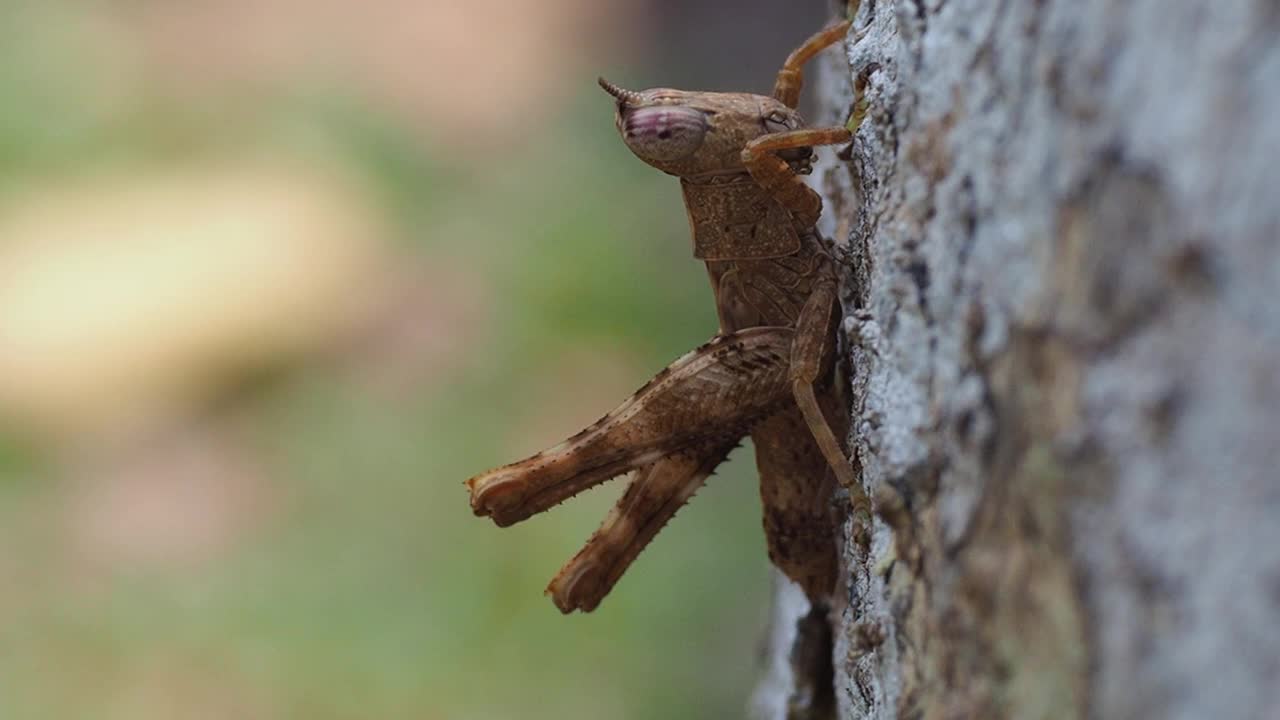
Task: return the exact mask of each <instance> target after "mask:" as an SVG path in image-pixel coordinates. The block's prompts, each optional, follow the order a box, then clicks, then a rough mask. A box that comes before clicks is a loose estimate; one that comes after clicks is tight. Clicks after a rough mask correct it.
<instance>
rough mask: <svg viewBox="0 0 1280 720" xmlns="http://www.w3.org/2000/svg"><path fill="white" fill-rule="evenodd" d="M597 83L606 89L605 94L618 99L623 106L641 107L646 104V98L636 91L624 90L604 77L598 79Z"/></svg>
mask: <svg viewBox="0 0 1280 720" xmlns="http://www.w3.org/2000/svg"><path fill="white" fill-rule="evenodd" d="M596 82H598V83H600V87H602V88H604V91H605V92H607V93H609V94H610V95H612V96H614V97H615V98H617V99H618V102H620V103H622V104H623V105H639V104H641V103H643V102H644V98H643V97H642V96H641V95H640V93H638V92H636V91H635V90H624V89H623V88H620V87H618V86H617V85H614V84H613V83H611V82H609V81H608V80H605V79H604V78H603V77H601V78H597V79H596Z"/></svg>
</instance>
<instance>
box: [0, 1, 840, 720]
mask: <svg viewBox="0 0 1280 720" xmlns="http://www.w3.org/2000/svg"><path fill="white" fill-rule="evenodd" d="M823 10H824V8H823V3H821V2H818V1H817V0H814V2H806V3H794V4H793V3H784V2H777V1H776V0H770V1H764V0H759V1H756V2H732V3H730V2H710V1H707V0H703V1H702V2H684V1H678V0H508V1H507V2H502V3H492V2H489V3H482V2H469V1H465V0H418V1H416V2H412V1H408V0H375V1H365V2H356V1H355V0H346V1H341V0H217V1H214V0H130V1H128V2H123V1H102V2H88V1H87V0H82V1H80V2H72V1H71V0H0V718H6V719H26V718H33V719H34V718H40V719H44V718H49V719H55V718H56V719H59V720H62V719H66V718H93V719H95V720H111V719H115V718H129V719H131V720H133V719H139V720H146V719H150V718H157V719H159V718H164V719H185V718H308V719H325V718H333V719H339V718H502V719H509V718H534V719H536V718H668V717H701V718H714V717H740V716H741V715H742V711H743V708H744V707H745V702H746V697H747V694H748V692H749V689H750V687H751V685H752V683H753V682H754V680H755V679H756V676H757V672H758V662H757V655H758V650H757V646H758V643H759V639H760V628H761V627H762V626H763V624H764V619H765V617H766V607H765V606H766V602H767V593H768V583H769V570H768V565H767V560H766V558H765V551H764V542H763V537H762V534H761V531H760V520H759V508H758V499H757V497H756V489H755V479H754V474H753V471H752V467H751V466H752V463H751V458H750V453H749V451H748V450H747V449H744V450H741V451H739V452H738V453H737V455H736V456H735V458H736V459H735V461H734V462H733V463H732V466H731V467H729V468H727V469H726V470H725V471H724V472H722V473H721V474H720V475H718V476H717V477H716V478H714V479H713V481H712V482H711V483H710V485H709V486H708V487H707V488H706V489H704V490H703V491H702V492H701V493H700V495H699V497H698V498H697V500H696V501H695V502H694V503H693V504H691V505H690V507H688V508H686V509H685V510H683V511H682V512H681V514H680V517H679V518H678V519H677V520H676V521H675V522H674V523H672V525H671V526H670V527H669V528H668V529H667V530H665V531H664V532H663V533H662V535H660V536H659V538H658V539H657V540H656V541H655V543H654V544H653V545H652V546H651V548H650V549H649V550H648V551H647V552H646V553H645V554H644V555H642V556H641V558H640V560H639V561H638V562H637V563H636V565H635V566H633V568H632V570H631V571H630V573H629V574H628V575H627V577H626V578H625V579H624V580H623V581H622V583H621V584H620V585H619V587H618V588H617V589H616V590H615V592H614V593H613V594H612V595H611V596H610V597H609V598H608V600H607V601H606V602H605V603H604V604H603V605H602V607H601V608H600V609H599V610H598V611H597V612H596V613H594V614H592V615H587V616H582V615H575V616H572V617H562V616H561V615H560V614H559V613H558V612H557V611H556V610H555V608H554V607H553V606H552V605H551V603H550V601H549V600H547V599H546V598H544V597H543V596H542V593H541V591H542V588H543V587H544V585H545V583H546V582H547V581H548V580H549V579H550V578H551V576H552V575H553V574H554V573H555V571H556V570H557V569H558V568H559V566H560V564H561V563H562V562H564V561H565V560H567V559H568V558H569V557H570V556H571V555H572V554H573V553H574V552H576V551H577V549H578V548H579V547H580V545H581V543H582V542H583V541H584V540H585V539H586V538H587V536H588V535H589V534H590V532H591V531H592V530H593V529H594V528H595V525H596V524H597V523H598V521H599V520H600V519H601V518H602V517H603V515H604V513H605V511H606V509H607V507H608V506H609V505H610V504H612V502H613V499H614V498H615V497H616V496H617V493H618V491H619V489H620V483H613V484H611V485H610V486H609V487H607V488H605V489H601V490H597V491H595V492H592V493H589V494H588V495H586V496H584V497H582V498H580V499H578V500H575V501H573V502H570V503H568V504H566V505H564V506H561V507H560V508H558V509H557V510H556V511H555V512H554V513H551V514H548V515H544V516H540V517H538V518H536V519H534V520H531V521H530V522H528V523H526V524H523V525H520V526H517V527H514V528H509V529H506V530H501V531H500V530H498V529H496V528H494V527H493V526H492V525H491V524H490V523H489V522H487V521H483V520H479V519H476V518H474V517H472V516H471V514H470V511H469V509H468V507H467V502H466V493H465V491H464V489H463V487H462V484H461V483H462V481H463V480H464V479H465V478H467V477H468V476H469V475H471V474H473V473H475V472H478V471H481V470H484V469H486V468H488V467H491V466H494V465H498V464H501V463H504V462H507V461H510V460H513V459H516V458H518V457H522V456H523V455H524V454H526V453H529V452H532V451H535V450H537V449H540V448H542V447H544V446H546V445H549V444H552V443H554V442H557V441H559V440H560V439H562V438H563V437H565V436H567V435H568V434H571V433H572V432H574V431H576V430H577V429H579V428H580V427H581V426H583V425H584V424H586V423H588V422H590V421H592V420H594V419H596V418H597V417H598V416H599V415H600V414H602V413H603V412H605V411H607V410H609V409H610V408H612V407H613V406H614V405H616V404H617V403H618V402H619V401H621V400H622V399H623V398H624V397H625V396H626V395H627V394H628V393H630V392H631V391H633V390H634V389H635V388H636V387H638V386H639V385H640V384H641V383H642V382H643V381H644V380H646V379H647V378H648V377H649V376H650V375H651V374H652V373H654V372H655V371H657V370H658V369H659V368H661V367H662V366H663V365H665V364H666V363H667V362H668V361H669V360H671V359H672V358H674V357H676V356H678V355H679V354H681V353H683V352H684V351H686V350H688V349H690V348H692V347H693V346H695V345H696V344H698V343H700V342H702V341H703V340H705V339H706V338H707V337H708V336H709V335H710V334H711V333H712V332H713V331H714V328H715V319H714V318H715V315H714V309H713V307H712V304H711V298H710V297H709V292H708V290H707V287H706V280H705V275H704V273H703V271H702V269H701V267H700V266H699V265H698V264H697V263H695V262H693V261H692V260H691V258H690V257H689V251H688V247H689V240H688V237H687V224H686V220H685V218H684V215H683V212H682V210H681V207H680V199H679V191H678V186H677V185H676V184H675V182H674V181H673V180H671V179H670V178H667V177H665V176H662V175H660V174H659V173H656V172H655V171H652V170H649V169H648V168H646V167H644V166H643V165H642V164H641V163H639V162H638V161H636V160H635V159H634V158H632V157H631V156H630V154H629V153H628V152H627V151H626V149H625V148H624V147H623V146H622V145H621V143H620V142H619V141H618V140H617V139H616V137H615V136H614V134H613V132H614V131H613V127H612V106H611V104H610V102H609V101H608V99H607V98H605V97H604V96H603V95H602V94H601V93H600V92H599V91H598V89H596V87H595V84H594V81H595V76H596V74H597V73H600V72H603V73H604V74H606V75H607V76H609V77H610V78H611V79H614V80H615V81H617V82H620V83H623V84H625V85H629V86H652V85H673V86H685V87H696V88H705V89H744V90H755V91H758V92H767V90H768V88H769V87H770V83H771V80H772V74H773V72H774V71H775V70H776V68H777V66H778V64H779V63H780V62H781V60H782V58H783V57H785V55H786V53H787V52H788V51H789V50H790V49H791V48H792V47H793V46H794V45H795V44H796V43H798V42H799V41H800V40H801V39H802V38H803V37H805V36H806V35H807V34H808V33H810V32H812V31H813V30H815V29H816V28H818V27H820V26H821V25H822V24H823V21H824V17H823Z"/></svg>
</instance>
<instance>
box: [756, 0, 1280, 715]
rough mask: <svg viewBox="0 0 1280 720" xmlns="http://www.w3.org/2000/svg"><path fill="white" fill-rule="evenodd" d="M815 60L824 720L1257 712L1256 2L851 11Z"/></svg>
mask: <svg viewBox="0 0 1280 720" xmlns="http://www.w3.org/2000/svg"><path fill="white" fill-rule="evenodd" d="M845 50H846V53H845V54H844V55H843V56H841V54H840V53H838V52H832V53H830V54H829V55H830V56H831V57H829V58H828V62H829V65H828V66H827V67H826V68H825V70H826V71H827V72H825V73H824V75H825V77H824V78H822V79H821V80H819V81H818V82H817V83H816V88H817V89H816V92H818V93H819V94H820V95H821V97H822V99H823V102H824V109H823V113H824V114H825V116H824V117H819V118H817V121H818V123H822V124H833V123H840V122H842V121H843V119H844V118H845V117H848V115H849V113H850V111H851V109H852V108H853V104H854V88H855V87H857V88H858V89H860V90H861V91H862V92H863V95H864V103H865V105H864V106H863V107H865V110H866V113H867V114H866V119H865V121H864V123H863V124H862V126H861V128H860V129H859V131H858V133H857V136H856V138H855V141H854V144H853V147H852V153H851V156H850V159H849V160H848V161H847V162H842V161H838V160H831V161H830V162H829V163H828V164H827V165H826V166H825V167H824V168H822V169H820V171H819V173H817V174H816V176H815V177H817V178H818V182H819V185H820V186H821V188H822V190H823V191H824V194H825V196H826V199H827V214H826V217H825V219H824V222H825V223H826V224H827V225H826V227H825V228H824V229H825V230H826V232H827V233H828V235H830V236H832V237H834V238H836V239H837V241H840V242H847V250H848V251H849V254H850V256H851V258H852V263H851V268H850V271H849V274H848V276H847V278H846V281H847V282H846V287H845V292H846V294H845V298H844V300H845V310H846V318H845V325H844V329H845V335H846V336H845V337H844V338H843V341H844V342H845V343H846V348H847V352H848V355H849V358H850V361H851V364H852V367H853V369H854V374H853V378H852V384H853V390H854V393H853V397H854V417H855V423H854V431H853V435H852V438H851V440H850V442H851V447H852V450H853V453H854V454H855V455H856V456H857V459H858V460H859V461H860V464H861V466H862V481H863V484H864V486H865V487H866V489H867V491H868V492H869V493H871V494H872V496H873V498H874V499H875V502H876V506H877V513H878V515H877V520H876V527H875V530H874V533H873V535H872V541H871V544H870V546H869V547H868V548H863V547H860V546H858V545H857V544H856V543H854V542H852V541H850V542H848V543H847V546H846V549H845V555H844V569H845V573H846V578H847V581H848V582H847V587H846V588H844V589H843V590H842V592H841V593H840V596H839V597H838V598H837V601H836V605H837V606H836V607H835V608H834V609H833V611H832V614H833V617H834V618H835V622H836V639H835V664H834V666H835V685H836V695H837V702H838V705H839V715H840V717H842V718H1020V719H1021V718H1030V719H1034V718H1185V719H1187V720H1192V719H1196V720H1200V719H1203V718H1215V719H1223V718H1274V717H1280V310H1277V305H1278V304H1280V300H1277V293H1280V3H1277V2H1275V1H1274V0H1221V1H1214V0H1129V1H1128V2H1115V1H1109V2H1108V1H1103V0H1034V1H1032V0H1027V1H1022V2H1018V1H1016V0H1003V1H998V2H992V1H990V0H896V1H890V0H878V1H877V0H863V2H862V5H861V8H860V9H859V10H858V13H857V16H856V21H855V23H854V28H853V31H852V33H851V35H850V38H849V41H848V44H847V46H846V48H845ZM812 89H813V86H811V90H812ZM829 155H830V154H829V153H827V154H824V157H829ZM846 534H847V533H846ZM800 605H803V603H800ZM795 606H796V602H795V601H794V598H790V599H789V600H788V601H787V602H785V603H783V604H782V605H781V606H780V608H779V613H781V614H784V615H785V613H786V612H788V611H787V610H786V608H787V607H791V608H793V609H792V610H790V612H791V613H792V614H793V615H794V614H798V613H802V612H803V608H795ZM779 622H784V624H785V619H783V620H780V621H779ZM774 638H775V640H777V639H778V638H779V635H778V633H776V632H775V634H774ZM774 652H775V653H777V652H785V646H779V643H775V649H774ZM779 708H780V705H779V703H777V702H776V701H775V702H773V703H772V705H770V703H769V702H768V693H767V692H763V691H762V693H761V698H760V699H759V701H758V703H757V709H758V713H759V714H760V715H762V716H773V717H777V716H779V713H780V712H781V710H780V709H779Z"/></svg>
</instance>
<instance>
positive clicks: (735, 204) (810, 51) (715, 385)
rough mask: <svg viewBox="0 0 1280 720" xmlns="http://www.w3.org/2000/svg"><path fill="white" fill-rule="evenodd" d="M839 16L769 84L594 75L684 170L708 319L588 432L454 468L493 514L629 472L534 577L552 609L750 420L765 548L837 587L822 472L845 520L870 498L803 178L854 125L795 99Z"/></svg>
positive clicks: (654, 146)
mask: <svg viewBox="0 0 1280 720" xmlns="http://www.w3.org/2000/svg"><path fill="white" fill-rule="evenodd" d="M848 29H849V23H848V22H847V21H846V22H842V23H839V24H837V25H834V26H831V27H829V28H827V29H825V30H823V31H821V32H819V33H817V34H816V35H814V36H813V37H811V38H809V40H807V41H806V42H805V43H804V44H803V45H801V46H800V47H799V48H797V49H796V50H795V51H794V52H792V53H791V55H790V56H789V57H788V58H787V60H786V62H785V63H784V64H783V66H782V69H781V70H780V71H779V73H778V77H777V81H776V83H775V85H774V89H773V96H772V97H768V96H763V95H754V94H750V93H719V92H689V91H684V90H673V89H668V88H656V89H651V90H645V91H634V90H626V89H623V88H621V87H618V86H617V85H614V84H613V83H610V82H608V81H606V80H605V79H604V78H600V80H599V83H600V87H601V88H603V89H604V91H605V92H607V93H608V94H609V95H610V96H612V97H613V99H614V100H615V102H616V114H615V124H616V126H617V129H618V132H619V133H620V134H621V136H622V139H623V141H624V142H625V143H626V145H627V147H628V148H630V150H631V151H632V153H634V154H635V155H636V156H637V157H639V158H640V159H641V160H643V161H644V162H646V163H648V164H649V165H652V166H653V167H655V168H657V169H659V170H661V171H663V172H665V173H667V174H669V175H674V176H676V177H678V178H679V179H680V185H681V187H682V189H683V191H684V202H685V209H686V211H687V212H688V215H689V224H690V226H691V228H692V231H693V255H694V257H695V258H697V259H698V260H701V261H703V262H704V263H706V267H707V274H708V275H709V277H710V280H711V288H712V291H713V292H714V294H715V302H716V308H717V312H718V315H719V321H720V331H719V332H718V333H717V334H716V335H715V336H714V337H713V338H712V339H711V340H710V342H708V343H706V344H705V345H703V346H702V347H699V348H698V349H696V350H694V351H693V352H690V353H688V354H686V355H684V356H683V357H681V358H680V359H678V360H676V361H675V362H673V363H671V364H670V365H668V366H667V367H666V368H665V369H664V370H662V371H661V372H659V373H658V375H657V376H656V377H654V378H653V379H652V380H650V381H649V382H648V383H647V384H645V385H644V387H642V388H640V389H639V390H638V391H636V393H635V394H633V395H632V396H631V397H630V398H628V399H627V400H626V402H624V403H622V405H621V406H619V407H618V408H617V409H615V410H613V411H612V412H610V413H609V414H607V415H605V416H604V417H603V418H601V419H600V420H599V421H597V422H596V423H595V424H593V425H591V426H590V427H588V428H586V429H585V430H583V431H581V432H579V433H578V434H576V435H574V436H573V437H571V438H569V439H568V440H565V441H564V442H562V443H560V444H559V445H556V446H555V447H552V448H550V449H548V450H544V451H542V452H540V453H537V454H536V455H533V456H531V457H528V458H526V459H524V460H521V461H519V462H516V463H512V464H510V465H506V466H503V467H500V468H497V469H494V470H490V471H489V472H486V473H483V474H480V475H477V476H475V477H473V478H471V479H470V480H468V481H467V483H466V484H467V487H468V488H469V490H470V493H471V508H472V510H473V511H474V512H475V514H476V515H480V516H488V517H490V518H491V519H492V520H493V522H494V523H496V524H497V525H498V526H499V527H506V526H508V525H511V524H513V523H516V522H519V521H521V520H524V519H526V518H528V517H530V516H532V515H535V514H537V513H540V512H543V511H544V510H547V509H549V508H551V507H553V506H554V505H556V504H558V503H560V502H561V501H563V500H565V499H567V498H569V497H571V496H573V495H576V494H577V493H579V492H582V491H583V490H586V489H588V488H590V487H592V486H595V485H598V484H600V483H602V482H605V481H606V480H609V479H611V478H614V477H616V476H618V475H622V474H624V473H628V472H634V473H635V476H634V478H633V479H632V480H631V482H630V484H629V485H628V486H627V488H626V491H625V493H624V494H623V496H622V498H621V499H620V500H619V501H618V503H617V505H616V506H615V507H614V508H613V509H612V510H611V511H610V513H609V514H608V516H607V517H606V518H605V520H604V523H603V524H602V525H601V526H600V528H599V529H598V530H597V531H596V532H595V534H594V535H593V536H592V537H591V539H590V540H589V541H588V542H587V544H586V546H585V547H584V548H583V549H582V550H581V551H580V552H579V553H578V554H577V555H576V556H574V557H573V558H572V559H571V560H570V561H569V562H568V563H567V564H566V565H565V566H564V567H563V568H562V569H561V570H560V572H559V574H557V575H556V576H555V578H554V579H553V580H552V581H551V583H550V585H548V587H547V590H546V592H547V594H549V595H550V596H551V598H552V600H553V601H554V602H555V604H556V606H557V607H558V608H560V610H561V612H564V613H569V612H572V611H573V610H581V611H583V612H590V611H591V610H594V609H595V608H596V606H597V605H599V603H600V601H601V600H602V599H603V598H604V597H605V595H607V594H608V593H609V591H610V590H611V589H612V588H613V586H614V584H615V583H617V582H618V579H619V578H620V577H621V576H622V574H623V573H624V572H625V571H626V569H627V568H628V566H630V564H631V563H632V561H634V560H635V558H636V556H637V555H638V554H639V553H640V551H641V550H642V549H643V548H644V547H645V545H647V544H648V543H649V541H650V540H652V539H653V537H654V536H655V535H656V534H657V533H658V531H659V530H660V529H661V528H662V527H663V525H665V524H666V522H667V521H668V520H669V519H670V518H671V517H672V516H673V515H674V514H675V513H676V511H677V510H678V509H679V508H680V507H681V506H682V505H683V504H684V503H686V502H688V500H689V499H690V498H691V497H692V496H693V494H694V493H695V492H696V491H697V490H698V488H699V487H701V485H702V484H703V482H705V481H706V479H707V477H708V476H710V475H711V474H712V472H713V471H714V470H715V468H716V466H718V465H719V464H720V463H721V462H723V461H724V459H725V458H726V456H728V454H729V452H730V451H731V450H733V449H734V448H735V447H736V446H737V445H738V443H739V442H740V441H741V440H742V438H743V437H745V436H746V435H748V434H749V435H750V436H751V438H752V440H753V442H754V445H755V450H756V464H757V467H758V469H759V474H760V494H761V499H762V501H763V505H764V529H765V535H766V538H767V541H768V547H769V557H770V559H771V560H772V561H773V563H774V564H775V565H776V566H777V567H778V568H779V569H780V570H781V571H782V572H783V573H784V574H785V575H786V576H787V577H789V578H791V579H792V580H793V581H795V582H796V583H798V584H799V585H800V586H801V587H802V588H803V589H804V591H805V592H806V593H807V594H808V595H809V597H810V598H811V599H813V600H814V601H815V602H818V601H822V600H824V599H825V598H826V597H828V596H829V595H830V593H831V592H832V591H833V589H834V587H835V581H836V563H837V552H836V528H837V519H836V517H835V511H834V503H833V496H834V493H835V490H836V484H837V483H838V484H839V485H840V486H843V487H844V488H846V489H848V490H849V492H850V496H851V497H852V498H853V505H854V508H853V510H854V515H855V519H856V520H858V519H862V520H865V518H866V517H867V515H868V513H869V509H868V508H869V506H868V505H867V504H866V502H865V497H866V496H865V495H864V494H863V493H862V490H861V487H860V485H859V484H858V482H857V478H856V475H855V471H854V467H853V465H852V464H851V463H850V461H849V458H848V456H847V455H846V454H845V451H844V449H843V447H842V443H841V440H840V438H843V437H846V436H847V434H848V430H849V417H848V414H847V406H846V403H845V402H843V400H842V398H841V397H840V396H841V394H842V393H841V389H842V386H843V380H841V379H839V377H840V376H841V375H842V373H843V371H842V369H841V364H840V363H839V362H837V361H836V357H835V356H836V349H835V331H836V328H837V325H838V323H839V321H840V312H839V307H840V306H839V301H838V299H837V282H838V278H837V272H836V262H835V259H834V258H833V256H832V254H831V252H830V251H829V249H828V244H827V241H825V240H824V239H823V238H822V237H820V236H819V234H818V232H817V230H816V228H815V225H816V224H817V221H818V217H819V215H820V214H821V212H822V199H821V198H820V197H819V196H818V194H817V193H816V192H814V191H813V190H812V189H811V188H810V187H809V186H808V185H806V184H805V183H804V181H803V178H801V177H800V176H801V175H804V174H808V172H809V171H810V170H811V163H812V159H813V147H814V146H819V145H833V144H839V143H845V142H848V141H850V139H851V137H852V134H851V133H850V131H849V129H847V128H845V127H830V128H809V127H806V126H805V122H804V120H803V119H802V118H801V117H800V114H799V113H798V112H797V111H796V105H797V103H798V101H799V97H800V89H801V87H802V85H803V72H802V69H803V66H804V65H805V64H806V63H807V62H808V61H809V60H810V59H811V58H812V57H813V56H814V55H816V54H818V53H819V52H821V51H822V50H823V49H825V48H827V47H829V46H831V45H833V44H834V43H836V42H838V41H839V40H841V39H842V38H844V37H845V35H846V34H847V32H848ZM819 389H823V390H824V392H823V393H822V394H821V398H820V397H819V394H818V392H817V390H819ZM862 520H859V521H862Z"/></svg>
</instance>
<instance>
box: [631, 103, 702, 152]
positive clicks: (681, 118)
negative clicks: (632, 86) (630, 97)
mask: <svg viewBox="0 0 1280 720" xmlns="http://www.w3.org/2000/svg"><path fill="white" fill-rule="evenodd" d="M619 112H621V116H620V118H621V129H622V138H623V140H624V141H625V142H626V143H627V147H629V148H631V151H632V152H634V153H635V154H636V155H639V156H640V157H641V158H642V159H644V160H657V161H670V160H679V159H681V158H685V157H688V156H689V155H692V154H693V153H694V152H695V151H696V150H697V149H698V148H699V147H701V146H702V138H703V137H704V136H705V135H706V134H707V117H706V115H704V114H702V112H701V111H700V110H694V109H693V108H688V107H681V106H679V105H655V106H650V107H640V108H634V109H632V108H623V109H621V110H620V111H619Z"/></svg>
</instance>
